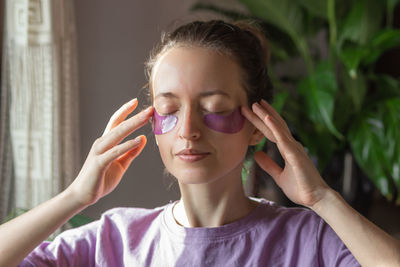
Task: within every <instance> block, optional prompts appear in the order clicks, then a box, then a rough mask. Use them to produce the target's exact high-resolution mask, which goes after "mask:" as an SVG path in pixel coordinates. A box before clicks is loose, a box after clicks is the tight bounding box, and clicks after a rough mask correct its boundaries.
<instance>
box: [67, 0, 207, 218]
mask: <svg viewBox="0 0 400 267" xmlns="http://www.w3.org/2000/svg"><path fill="white" fill-rule="evenodd" d="M194 2H195V1H192V0H190V1H177V0H169V1H163V0H150V1H145V0H137V1H127V0H114V1H109V0H84V1H82V0H76V1H75V9H76V24H77V31H78V53H79V90H80V99H79V101H80V114H81V116H80V133H81V162H82V164H83V162H84V160H85V158H86V156H87V153H88V152H89V150H90V147H91V145H92V143H93V141H94V140H95V139H96V138H97V137H99V136H101V135H102V133H103V131H104V128H105V126H106V125H107V122H108V120H109V118H110V117H111V115H112V114H113V113H114V111H116V110H117V109H118V108H119V107H120V106H121V105H122V104H123V103H125V102H127V101H128V100H130V99H132V98H134V97H136V96H137V95H138V94H139V91H140V88H141V87H142V86H143V85H144V84H145V83H146V79H145V75H144V68H143V67H144V62H145V60H146V58H147V57H148V54H149V51H150V50H151V48H152V47H153V46H154V44H155V43H156V42H158V40H159V38H160V33H161V31H162V30H164V29H167V28H168V27H169V28H171V26H172V25H173V21H175V20H181V21H182V20H183V21H189V20H192V19H196V18H198V19H201V18H211V15H210V14H204V13H203V14H201V13H195V14H193V13H189V11H188V9H189V7H190V6H191V5H192V4H193V3H194ZM141 96H143V94H141ZM139 105H140V104H139ZM140 133H142V134H146V135H147V136H148V144H147V146H146V147H145V149H144V151H143V152H142V154H141V155H140V156H139V157H138V158H137V159H136V160H134V161H133V163H132V165H131V166H130V168H129V169H128V171H127V173H126V174H125V176H124V177H123V179H122V181H121V183H120V185H119V186H118V187H117V188H116V190H114V191H113V192H112V193H111V194H110V195H108V196H106V197H105V198H103V199H101V200H100V201H99V202H98V203H96V204H95V205H93V206H91V207H89V208H87V209H86V210H85V211H84V212H83V213H84V214H86V215H88V216H90V217H92V218H97V217H99V216H100V214H101V213H102V212H104V211H105V210H107V209H110V208H113V207H117V206H135V207H146V208H152V207H156V206H160V205H163V204H165V203H167V202H168V201H169V200H175V199H178V198H179V193H178V188H177V186H174V187H173V188H172V189H170V190H168V187H169V185H170V181H171V180H169V179H166V178H165V177H164V178H163V166H162V162H161V159H160V156H159V153H158V149H157V146H156V144H155V142H154V137H153V136H152V134H151V128H150V127H149V126H147V127H146V128H145V129H143V130H142V131H140ZM136 135H137V134H136ZM131 137H133V136H131Z"/></svg>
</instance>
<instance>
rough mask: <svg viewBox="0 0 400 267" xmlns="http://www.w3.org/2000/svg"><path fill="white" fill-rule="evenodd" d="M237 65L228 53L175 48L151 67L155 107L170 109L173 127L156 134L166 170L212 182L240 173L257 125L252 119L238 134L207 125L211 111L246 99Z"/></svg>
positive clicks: (227, 108) (183, 180) (221, 111)
mask: <svg viewBox="0 0 400 267" xmlns="http://www.w3.org/2000/svg"><path fill="white" fill-rule="evenodd" d="M239 79H240V69H239V66H238V65H237V64H236V63H235V62H234V61H232V60H231V59H230V58H229V57H228V56H225V55H222V54H220V53H217V52H216V51H213V50H211V49H206V48H196V47H190V48H188V47H177V48H172V49H170V50H168V51H167V52H165V53H164V54H163V55H162V56H161V57H160V58H159V59H158V61H157V63H156V64H155V66H154V68H153V75H152V90H153V102H154V107H155V110H156V112H157V113H158V114H160V115H168V114H172V115H174V116H176V117H177V119H178V120H177V123H176V125H175V127H174V128H172V130H170V131H168V132H166V133H164V134H160V135H156V141H157V143H158V146H159V149H160V154H161V158H162V160H163V162H164V164H165V166H166V168H167V170H168V171H169V172H170V173H171V174H172V175H174V176H175V177H176V178H177V179H178V180H179V182H181V183H185V184H193V183H208V182H211V181H213V180H215V179H218V178H220V177H224V176H226V175H229V174H231V173H234V172H238V173H239V174H240V171H241V163H242V161H243V159H244V157H245V154H246V151H247V147H248V145H249V144H253V143H254V142H253V141H252V140H253V139H254V137H253V136H254V128H253V126H252V125H250V123H249V122H248V121H246V122H245V124H244V127H243V128H242V129H241V130H240V131H239V132H237V133H223V132H219V131H215V130H213V129H211V128H209V127H207V125H205V124H204V122H203V120H204V116H205V115H207V114H210V113H218V114H222V115H225V114H226V115H228V114H230V113H232V112H233V111H234V110H235V109H236V108H238V107H239V106H243V105H246V104H247V96H246V93H245V91H244V89H243V88H242V86H241V83H240V80H239Z"/></svg>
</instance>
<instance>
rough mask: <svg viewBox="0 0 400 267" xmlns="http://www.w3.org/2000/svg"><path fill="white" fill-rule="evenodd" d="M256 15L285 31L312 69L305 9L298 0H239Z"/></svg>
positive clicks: (309, 68)
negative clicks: (306, 34)
mask: <svg viewBox="0 0 400 267" xmlns="http://www.w3.org/2000/svg"><path fill="white" fill-rule="evenodd" d="M239 1H240V2H241V3H243V4H244V5H245V6H246V7H247V8H248V10H249V11H250V12H251V13H252V14H254V15H255V16H257V17H259V18H261V19H263V20H265V21H267V22H269V23H271V24H273V25H275V26H276V27H277V28H279V29H280V30H281V31H283V32H285V33H286V34H287V35H288V36H290V38H291V39H292V41H293V43H295V45H296V47H297V49H298V51H299V52H300V54H301V55H302V56H303V58H304V60H305V61H306V64H307V68H308V70H309V71H310V70H311V69H312V67H313V66H312V60H311V56H310V52H309V50H308V45H307V42H306V36H305V34H304V24H305V23H304V16H303V9H302V8H301V7H300V6H299V4H298V3H297V2H296V1H291V0H280V1H272V0H239Z"/></svg>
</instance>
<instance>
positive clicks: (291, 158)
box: [265, 115, 304, 165]
mask: <svg viewBox="0 0 400 267" xmlns="http://www.w3.org/2000/svg"><path fill="white" fill-rule="evenodd" d="M265 123H266V124H267V126H268V127H269V128H270V130H271V131H272V133H273V135H274V136H275V139H276V140H277V143H276V145H277V148H278V150H279V152H280V153H281V155H282V157H283V158H284V160H285V162H287V163H289V164H291V165H293V164H296V162H297V159H298V158H299V155H300V154H301V153H303V151H304V149H303V146H302V145H301V144H300V143H299V142H297V141H296V140H295V139H294V138H293V136H292V135H291V134H290V133H289V134H287V133H286V131H284V130H282V127H281V126H280V124H279V123H278V122H277V121H276V119H275V118H273V117H272V116H269V115H268V116H267V117H266V119H265Z"/></svg>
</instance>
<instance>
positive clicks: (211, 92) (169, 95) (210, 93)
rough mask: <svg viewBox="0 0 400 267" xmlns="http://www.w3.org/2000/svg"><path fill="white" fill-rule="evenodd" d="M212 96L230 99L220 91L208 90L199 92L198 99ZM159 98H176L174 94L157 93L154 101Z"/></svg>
mask: <svg viewBox="0 0 400 267" xmlns="http://www.w3.org/2000/svg"><path fill="white" fill-rule="evenodd" d="M213 95H222V96H225V97H228V98H231V97H230V95H229V94H228V93H226V92H224V91H222V90H210V91H205V92H201V93H200V97H202V98H204V97H210V96H213ZM161 97H165V98H178V97H177V96H176V95H175V94H174V93H171V92H165V93H159V94H157V95H156V97H155V98H154V99H158V98H161Z"/></svg>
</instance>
